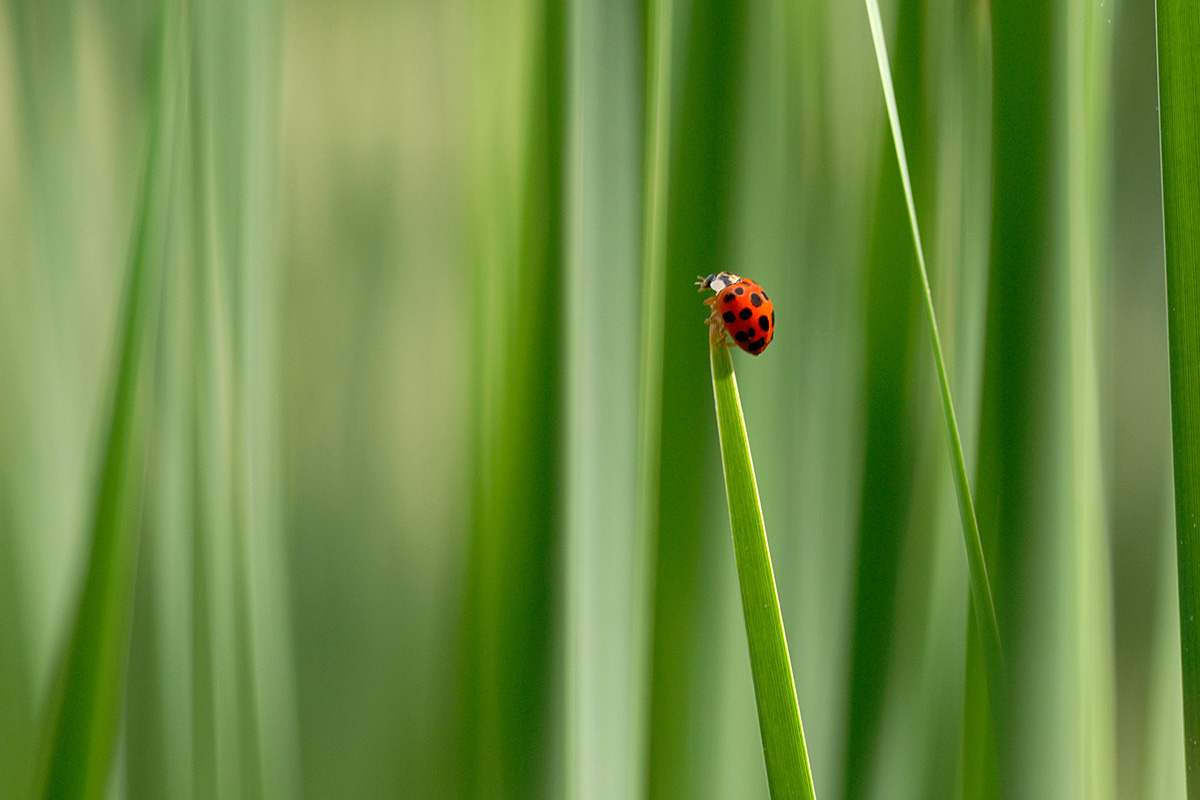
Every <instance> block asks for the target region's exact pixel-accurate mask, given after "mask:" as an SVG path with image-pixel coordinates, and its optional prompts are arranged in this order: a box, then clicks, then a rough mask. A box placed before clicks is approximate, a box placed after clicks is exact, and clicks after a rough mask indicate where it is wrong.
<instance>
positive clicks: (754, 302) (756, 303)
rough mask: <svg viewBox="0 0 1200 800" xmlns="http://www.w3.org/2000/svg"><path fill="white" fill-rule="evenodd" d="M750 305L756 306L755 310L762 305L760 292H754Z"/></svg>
mask: <svg viewBox="0 0 1200 800" xmlns="http://www.w3.org/2000/svg"><path fill="white" fill-rule="evenodd" d="M750 305H752V306H754V307H755V308H758V307H759V306H761V305H762V297H760V296H759V294H758V292H754V293H752V294H751V295H750Z"/></svg>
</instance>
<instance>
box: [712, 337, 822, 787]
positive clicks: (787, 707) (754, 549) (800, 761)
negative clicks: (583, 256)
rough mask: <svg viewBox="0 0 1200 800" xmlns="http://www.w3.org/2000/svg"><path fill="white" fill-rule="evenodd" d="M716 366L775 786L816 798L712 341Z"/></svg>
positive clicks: (758, 516)
mask: <svg viewBox="0 0 1200 800" xmlns="http://www.w3.org/2000/svg"><path fill="white" fill-rule="evenodd" d="M710 362H711V365H712V378H713V397H714V399H715V402H716V406H717V430H718V432H719V434H720V438H721V463H722V466H723V467H724V471H725V493H726V499H727V500H728V502H729V525H730V529H731V530H732V532H733V552H734V556H735V560H736V561H737V572H738V585H739V587H740V588H741V594H742V613H743V615H744V617H745V622H746V639H747V643H748V644H749V647H750V669H751V673H752V674H753V676H754V699H755V702H756V703H757V705H758V724H759V732H760V734H761V736H762V745H763V758H764V759H765V761H766V768H767V783H768V785H769V786H770V789H771V797H772V798H774V799H775V800H780V798H792V797H803V798H809V799H810V800H811V798H814V797H815V793H814V791H813V782H812V774H811V772H810V770H809V766H808V750H807V749H806V747H805V745H804V728H803V726H802V724H801V722H800V706H799V705H798V703H797V701H796V686H795V682H794V680H793V678H792V662H791V659H790V658H789V657H788V649H787V639H786V637H785V636H784V631H783V616H782V615H781V614H780V611H779V596H778V594H777V592H776V591H775V575H774V573H773V572H772V570H771V553H770V551H769V550H768V547H767V531H766V526H765V525H764V523H763V518H762V508H761V507H760V505H759V501H758V486H757V484H756V483H755V480H754V464H753V463H752V461H751V458H750V442H749V440H748V439H747V437H746V423H745V420H744V419H743V418H742V405H741V400H740V399H739V398H738V391H737V379H736V378H735V377H734V374H733V361H732V359H731V358H730V356H729V348H728V347H727V346H725V344H724V343H722V342H710Z"/></svg>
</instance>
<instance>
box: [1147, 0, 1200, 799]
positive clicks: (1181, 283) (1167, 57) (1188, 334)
mask: <svg viewBox="0 0 1200 800" xmlns="http://www.w3.org/2000/svg"><path fill="white" fill-rule="evenodd" d="M1157 7H1158V17H1157V19H1158V97H1159V126H1160V127H1159V135H1160V136H1161V137H1162V175H1163V227H1164V229H1165V235H1166V256H1167V336H1168V338H1169V341H1170V358H1171V434H1172V441H1173V442H1174V452H1175V533H1176V544H1177V547H1178V565H1179V640H1180V645H1181V650H1182V658H1183V740H1184V747H1185V754H1186V760H1187V779H1188V780H1187V785H1188V797H1189V798H1200V529H1198V525H1200V522H1198V520H1200V151H1198V150H1197V149H1196V143H1197V142H1200V7H1198V6H1197V5H1196V4H1195V3H1180V2H1167V0H1158V4H1157Z"/></svg>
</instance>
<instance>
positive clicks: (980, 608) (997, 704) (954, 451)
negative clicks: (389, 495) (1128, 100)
mask: <svg viewBox="0 0 1200 800" xmlns="http://www.w3.org/2000/svg"><path fill="white" fill-rule="evenodd" d="M865 1H866V5H867V16H868V17H869V19H870V22H871V38H872V40H873V41H874V43H875V57H876V59H877V60H878V62H879V79H880V83H881V84H882V85H883V96H884V100H885V101H886V103H887V112H888V120H889V121H890V123H891V128H892V142H893V143H894V144H895V146H896V161H897V163H898V165H899V167H900V179H901V181H902V182H903V184H904V198H905V201H906V202H907V203H908V220H909V223H910V224H911V226H912V234H913V244H914V246H915V247H916V252H917V267H918V268H919V269H920V272H921V286H922V289H923V290H924V292H923V297H924V299H925V316H926V320H927V321H928V323H929V336H930V340H931V342H932V344H933V356H934V363H935V364H936V366H937V373H938V389H939V390H940V391H941V398H942V415H943V418H944V419H945V422H946V436H947V439H948V443H949V446H950V466H951V470H952V472H953V476H954V489H955V493H956V494H957V497H958V513H959V517H960V520H961V523H962V532H963V543H964V545H965V546H966V550H967V569H968V571H969V573H970V576H971V598H972V600H973V601H974V603H973V608H974V610H975V615H976V618H977V619H976V622H977V623H978V630H979V635H980V643H981V645H982V649H983V656H984V663H985V665H986V667H987V674H988V693H989V695H990V696H991V698H992V701H993V706H992V707H993V709H999V708H1003V704H1002V703H1001V700H1000V690H1001V688H1002V686H1003V681H1004V655H1003V650H1002V649H1001V647H1000V630H999V627H998V626H997V624H996V608H995V605H994V603H993V602H992V588H991V584H990V583H989V581H988V573H987V565H986V564H985V563H984V560H983V544H982V543H981V542H980V539H979V524H978V522H977V520H976V518H975V505H974V503H973V502H972V501H971V487H970V485H969V484H968V483H967V468H966V463H965V461H964V459H963V448H962V439H961V438H960V437H959V433H958V422H957V420H956V419H955V416H954V401H953V399H952V398H951V396H950V381H949V379H948V378H947V376H946V362H945V359H944V358H943V357H942V343H941V339H940V337H939V336H938V327H937V315H936V314H935V313H934V309H933V294H932V293H931V292H930V289H929V274H928V272H927V271H926V269H925V252H924V250H923V249H922V247H921V232H920V228H919V227H918V225H917V209H916V204H915V203H914V202H913V192H912V181H911V180H910V178H909V175H908V159H907V157H906V156H905V155H904V137H903V136H902V135H901V132H900V115H899V112H898V111H897V109H896V93H895V91H894V90H893V88H892V73H891V68H890V67H889V66H888V56H887V43H886V42H885V41H884V37H883V23H882V21H881V18H880V14H879V3H878V0H865Z"/></svg>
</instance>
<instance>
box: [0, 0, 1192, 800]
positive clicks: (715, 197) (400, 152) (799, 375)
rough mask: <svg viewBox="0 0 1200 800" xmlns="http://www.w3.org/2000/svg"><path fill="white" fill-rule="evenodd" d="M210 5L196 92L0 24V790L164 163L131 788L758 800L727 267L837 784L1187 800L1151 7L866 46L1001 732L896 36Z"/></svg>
mask: <svg viewBox="0 0 1200 800" xmlns="http://www.w3.org/2000/svg"><path fill="white" fill-rule="evenodd" d="M179 5H180V9H181V10H179V11H178V12H177V13H178V14H179V17H178V18H179V20H180V27H179V30H178V32H177V34H176V35H175V36H174V38H173V39H171V40H170V42H169V45H168V47H167V52H166V59H167V62H168V63H170V64H173V65H174V72H172V73H171V74H172V75H173V78H172V79H171V80H170V81H168V82H167V83H166V84H165V93H164V94H163V95H162V96H163V97H165V98H166V100H165V102H164V103H162V104H160V105H159V106H155V105H154V104H153V103H152V102H151V101H152V98H153V97H154V96H155V93H156V91H159V90H158V89H157V88H156V83H155V80H154V79H153V75H154V74H156V73H155V71H154V69H153V63H154V62H155V59H156V56H155V53H156V50H157V47H158V44H157V43H158V41H159V35H160V30H161V25H160V24H159V19H160V15H161V14H162V13H163V9H164V8H165V7H166V4H162V5H160V4H158V3H154V2H148V0H6V2H4V3H3V5H0V797H3V798H19V797H25V796H29V793H30V792H31V791H32V789H31V787H32V786H33V785H34V780H35V778H34V775H35V772H36V764H37V757H36V755H37V752H38V748H39V744H38V742H39V735H40V734H39V730H41V727H40V726H42V725H43V724H44V718H45V715H46V708H47V704H48V700H49V697H50V696H51V687H52V685H53V682H54V679H55V678H54V676H55V675H56V673H57V670H58V669H59V666H58V665H59V663H60V660H61V658H62V654H63V652H64V648H65V647H66V642H67V639H68V637H69V635H70V633H71V621H72V620H73V619H74V617H75V614H76V607H77V606H78V604H79V602H80V601H79V598H80V591H81V585H82V580H83V575H84V570H85V564H86V561H87V559H88V557H89V553H90V552H91V537H92V531H93V522H92V520H93V519H94V517H95V515H96V511H95V508H96V502H97V500H96V498H97V492H98V491H99V490H98V486H99V476H100V474H101V468H102V464H101V457H102V452H103V444H104V441H105V440H106V436H107V433H106V431H107V428H108V425H109V415H110V413H111V412H110V409H111V407H112V396H113V392H114V391H115V386H116V377H115V376H116V372H117V364H118V360H117V358H118V348H117V345H118V343H119V342H118V339H119V335H120V330H121V323H120V320H121V318H122V316H121V315H122V314H123V313H125V312H124V311H123V310H122V309H123V305H122V286H123V285H124V284H125V282H126V280H127V277H126V276H127V271H128V269H129V267H128V265H129V263H130V256H129V252H130V248H131V240H132V238H133V235H134V229H135V222H136V221H137V219H139V217H138V215H139V213H141V212H139V211H138V205H137V198H138V196H139V186H140V182H141V180H142V176H143V175H144V173H145V171H146V166H145V165H146V163H147V157H148V156H147V150H148V144H147V142H148V136H149V134H148V131H150V130H158V131H160V132H161V134H162V135H163V137H164V140H165V142H166V151H167V152H168V153H169V156H168V157H167V160H166V162H165V163H166V164H167V167H165V171H166V174H167V175H168V176H169V180H170V186H169V188H168V189H166V190H165V191H164V193H163V195H162V198H161V199H162V202H161V203H160V204H159V205H158V206H156V208H155V209H154V210H153V211H154V214H153V216H154V219H156V220H157V221H158V224H159V225H160V226H161V229H162V231H163V234H164V243H163V245H162V247H161V248H159V249H158V250H156V251H155V252H154V254H152V255H151V256H150V258H149V263H150V265H151V266H150V268H151V269H154V270H159V271H160V274H161V275H162V283H161V294H160V297H159V299H158V302H157V306H156V307H157V308H158V309H159V313H158V315H157V317H158V320H157V324H156V325H155V326H153V327H152V328H150V331H151V332H150V333H149V334H148V336H149V337H150V338H149V339H148V342H149V347H150V352H152V353H153V356H152V357H151V358H150V360H149V363H148V364H147V365H144V366H143V369H142V373H141V374H142V378H143V386H142V390H141V391H142V392H143V395H142V396H143V397H144V400H145V402H144V404H143V405H142V406H140V407H139V408H140V410H139V412H138V413H139V425H141V426H142V427H143V429H144V431H145V438H144V447H143V448H142V450H141V451H139V452H140V453H141V454H142V455H141V459H140V461H139V462H138V463H139V465H140V466H139V467H138V468H139V469H140V470H143V471H144V473H145V479H144V482H141V483H140V485H141V489H140V491H139V494H138V498H139V499H138V503H137V505H138V507H139V508H140V515H139V517H138V518H137V519H138V520H139V521H138V522H137V530H138V532H139V535H140V548H139V557H138V561H137V568H136V573H135V577H133V578H132V579H131V580H132V581H133V582H134V588H135V591H134V592H133V595H132V597H133V600H132V605H131V606H130V607H129V608H128V616H129V619H130V620H131V622H130V624H129V627H128V634H127V641H128V659H127V663H128V672H127V678H126V679H125V681H124V682H123V687H124V693H123V700H122V703H123V705H122V706H121V711H120V715H119V717H120V719H119V727H118V728H117V740H116V742H115V751H114V756H113V770H112V772H111V776H110V777H109V779H108V790H107V796H108V797H111V798H124V797H129V798H156V799H157V798H206V797H221V798H241V797H245V798H256V797H270V798H299V797H305V798H314V799H315V798H351V797H353V798H407V797H421V798H442V797H447V798H452V797H473V798H474V797H496V798H500V797H512V798H526V797H554V798H557V797H614V798H629V797H642V796H646V797H654V798H676V797H678V798H685V797H686V798H704V797H711V798H750V797H765V796H766V780H765V773H764V770H763V765H762V755H761V749H760V744H759V739H758V730H757V722H756V718H755V711H754V702H753V694H752V686H751V680H750V672H749V664H748V659H747V653H746V644H745V635H744V632H743V628H742V619H741V609H740V606H739V602H738V595H737V585H736V575H735V571H734V565H733V559H732V549H731V547H730V537H729V528H728V517H727V512H726V509H725V505H724V491H723V485H722V479H721V467H720V464H719V461H718V456H717V437H716V428H715V424H714V414H713V410H712V400H711V397H712V392H711V385H710V381H709V375H708V366H707V352H706V342H707V338H706V334H705V328H704V326H703V325H702V321H703V319H704V317H705V315H706V311H707V310H706V309H705V307H704V306H703V305H702V304H701V302H700V298H699V297H698V296H697V295H696V293H695V287H694V286H693V285H692V281H693V280H694V278H695V276H696V275H697V274H701V275H704V274H708V273H710V272H715V271H718V270H721V269H729V270H732V271H734V272H737V273H740V274H744V275H748V276H750V277H753V278H754V279H756V280H758V281H759V282H760V283H762V284H763V286H764V287H766V288H767V290H768V291H769V292H770V293H771V297H772V299H773V300H774V302H775V306H776V309H777V313H778V321H779V324H778V329H777V332H776V336H775V341H774V342H773V346H772V347H771V348H770V349H769V351H767V352H765V353H764V354H763V355H762V356H761V357H759V358H751V357H749V356H744V355H743V354H740V353H735V354H734V356H735V357H734V361H735V368H736V369H737V371H738V375H739V378H740V381H741V393H742V400H743V404H744V408H745V414H746V420H747V427H748V430H749V436H750V443H751V446H752V448H753V452H754V457H755V466H756V470H757V476H758V482H759V489H760V493H761V497H762V506H763V512H764V516H765V520H766V526H767V531H768V535H769V539H770V545H771V548H772V556H773V560H774V568H775V574H776V580H777V583H778V587H779V593H780V601H781V604H782V609H783V616H784V622H785V625H786V629H787V633H788V638H789V644H790V649H791V657H792V662H793V668H794V671H795V676H796V685H797V694H798V698H799V704H800V709H801V713H802V716H803V721H804V725H805V733H806V736H807V741H808V749H809V754H810V757H811V759H812V768H813V774H814V778H815V784H816V790H817V795H818V797H822V798H835V797H843V798H850V799H852V800H856V799H858V798H869V797H870V798H888V800H895V799H897V798H952V797H972V798H975V797H989V796H995V793H996V791H997V789H996V784H995V775H994V773H995V770H996V766H995V764H996V761H995V757H994V755H989V754H992V753H995V752H1000V753H1002V754H1003V755H1002V761H1004V763H1007V764H1008V765H1009V769H1011V771H1012V772H1011V778H1012V783H1011V791H1012V796H1014V797H1027V798H1051V797H1053V798H1072V797H1074V798H1089V799H1090V798H1115V797H1120V798H1160V797H1181V796H1182V795H1183V766H1182V746H1181V743H1182V722H1181V710H1180V700H1179V666H1178V631H1177V628H1178V626H1177V620H1176V618H1175V615H1176V611H1175V609H1176V606H1175V600H1174V598H1175V594H1174V592H1175V589H1174V585H1175V579H1174V555H1173V553H1174V550H1173V548H1172V547H1171V546H1170V544H1171V541H1172V536H1171V533H1170V530H1171V524H1172V511H1171V489H1170V485H1171V484H1170V445H1169V436H1170V415H1169V402H1168V385H1167V355H1166V354H1167V349H1166V327H1165V301H1164V280H1163V263H1162V242H1163V237H1162V222H1161V200H1160V180H1159V161H1158V139H1157V133H1158V126H1157V112H1156V108H1157V93H1156V83H1155V50H1154V16H1153V15H1154V7H1153V3H1152V2H1150V1H1149V0H1104V1H1103V2H1099V3H1096V2H1084V0H1054V1H1053V2H1049V1H1047V0H1036V1H1035V2H1011V0H1009V1H1008V2H1005V0H1001V2H997V3H991V4H989V3H980V2H962V3H960V2H952V1H951V0H885V1H884V2H883V3H882V4H881V5H882V10H883V17H884V23H885V27H886V29H887V31H888V36H889V47H890V50H891V57H892V69H893V77H894V80H895V86H896V94H897V99H898V103H899V108H900V113H901V119H902V122H903V125H904V133H905V139H906V144H907V148H908V156H909V164H910V167H911V168H912V174H913V180H914V190H915V194H916V204H917V212H918V215H919V217H920V220H921V225H922V234H923V238H924V244H925V251H926V253H927V255H928V260H929V268H930V277H931V283H932V290H933V295H934V299H935V303H936V307H937V311H938V315H939V324H940V326H941V335H942V341H943V344H944V346H945V348H946V356H947V363H948V368H949V371H950V376H951V382H952V385H953V389H954V392H955V402H956V406H957V412H958V423H959V428H960V431H961V433H962V437H963V441H964V447H965V451H966V455H967V461H968V469H969V474H970V475H971V480H972V485H973V490H974V492H975V498H976V503H977V507H978V509H979V514H980V527H981V531H982V535H983V538H984V542H985V549H986V551H987V553H988V558H989V568H990V570H991V576H992V583H993V588H994V592H995V594H996V600H997V608H998V614H999V617H1000V630H1001V635H1002V637H1003V639H1004V642H1005V646H1006V648H1007V652H1008V657H1009V660H1010V666H1011V669H1012V672H1013V675H1014V677H1013V686H1014V688H1013V700H1012V706H1013V707H1012V708H1011V709H1007V710H1006V712H1005V713H1006V714H1008V718H1009V719H1010V720H1011V725H1010V727H1009V729H1008V732H1007V733H1006V734H1002V735H1001V737H1000V739H1001V741H998V742H997V741H994V737H993V734H992V732H991V731H990V729H989V727H988V724H987V719H988V715H987V708H986V696H985V694H984V692H983V688H982V683H981V672H980V666H979V663H978V653H977V652H976V651H975V645H974V643H973V638H972V637H973V636H974V633H973V631H972V630H971V628H970V625H971V623H970V613H969V603H968V591H967V576H966V566H965V559H964V556H963V546H962V538H961V534H960V532H959V529H958V516H957V512H956V509H955V505H954V495H953V489H952V485H951V481H950V471H949V463H948V460H947V452H946V445H945V441H944V434H943V430H942V420H941V408H940V405H939V400H938V395H937V392H936V388H937V387H936V381H935V373H934V370H933V366H932V359H931V348H930V345H929V339H928V334H927V331H926V329H925V328H924V320H923V317H922V311H921V306H920V295H919V294H918V286H919V284H918V282H917V273H916V268H915V260H914V256H913V246H912V239H911V232H910V230H909V227H908V217H907V212H906V210H905V206H904V201H903V195H902V194H901V189H900V182H899V178H898V173H897V171H896V162H895V153H894V150H893V149H892V141H891V138H890V136H889V134H888V131H887V127H886V120H885V116H884V105H883V95H882V92H881V88H880V79H879V72H878V70H877V66H876V61H875V54H874V51H873V49H872V45H871V38H870V33H869V29H868V24H867V14H866V11H865V9H864V7H863V6H862V5H861V4H858V3H855V2H849V3H826V2H819V0H794V1H791V0H762V2H754V3H751V2H744V1H743V0H674V2H672V0H642V2H638V1H637V0H563V1H562V2H560V1H559V0H395V1H394V2H383V1H382V0H339V1H338V2H317V1H316V0H283V1H282V2H278V1H276V0H270V1H268V0H254V1H253V2H235V0H188V2H180V4H179ZM658 70H661V72H659V71H658ZM659 76H661V80H657V79H658V78H659ZM656 86H657V87H659V90H658V91H655V89H654V87H656ZM656 136H658V137H661V138H660V139H658V140H657V141H661V142H662V143H663V145H662V147H661V148H659V149H658V150H656V149H655V146H654V145H655V142H656V138H655V137H656ZM656 153H657V154H658V156H657V160H656V155H655V154H656ZM656 237H658V238H656ZM656 241H657V242H659V243H660V244H661V248H662V249H656V248H655V247H653V246H652V245H653V244H654V243H655V242H656ZM122 641H125V640H124V639H123V640H122ZM1005 759H1006V760H1005Z"/></svg>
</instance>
